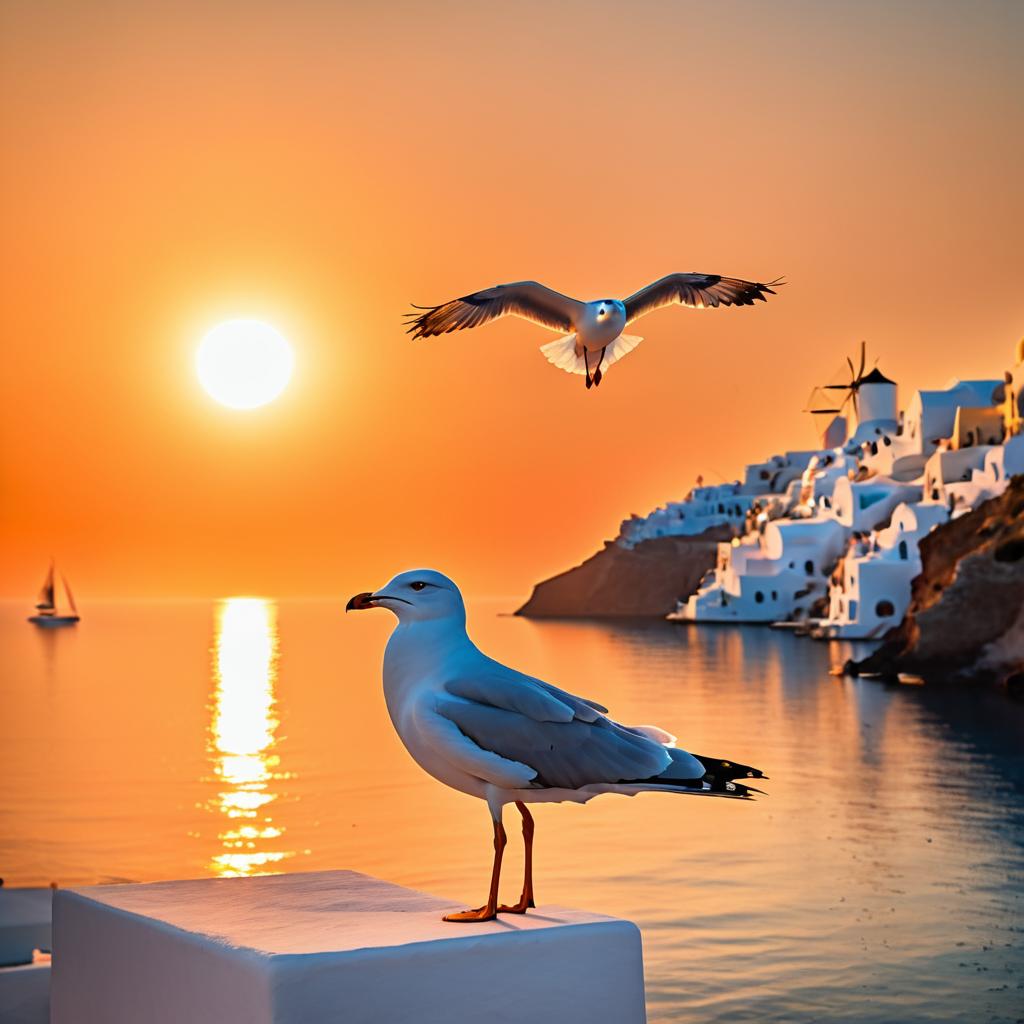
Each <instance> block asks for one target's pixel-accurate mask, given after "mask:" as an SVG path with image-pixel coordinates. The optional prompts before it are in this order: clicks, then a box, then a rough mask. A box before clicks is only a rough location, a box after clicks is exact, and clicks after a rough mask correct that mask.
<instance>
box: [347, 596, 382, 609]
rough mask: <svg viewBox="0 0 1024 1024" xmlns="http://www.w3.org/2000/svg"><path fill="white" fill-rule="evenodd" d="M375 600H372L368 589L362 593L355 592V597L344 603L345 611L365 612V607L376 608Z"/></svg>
mask: <svg viewBox="0 0 1024 1024" xmlns="http://www.w3.org/2000/svg"><path fill="white" fill-rule="evenodd" d="M376 607H377V602H376V601H375V600H374V597H373V594H371V593H370V592H369V591H364V592H363V593H362V594H356V596H355V597H353V598H351V599H350V600H349V602H348V604H347V605H345V611H346V612H351V611H357V612H365V611H366V609H367V608H376Z"/></svg>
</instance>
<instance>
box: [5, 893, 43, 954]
mask: <svg viewBox="0 0 1024 1024" xmlns="http://www.w3.org/2000/svg"><path fill="white" fill-rule="evenodd" d="M52 902H53V890H52V889H49V888H47V889H5V888H3V887H2V886H0V967H7V966H10V965H11V964H30V963H32V950H33V949H43V950H47V949H49V948H50V908H51V904H52Z"/></svg>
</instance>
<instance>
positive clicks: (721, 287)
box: [625, 274, 785, 323]
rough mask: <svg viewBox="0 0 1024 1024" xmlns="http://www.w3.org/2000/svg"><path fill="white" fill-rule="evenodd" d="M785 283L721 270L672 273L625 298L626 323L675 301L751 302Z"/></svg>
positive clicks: (707, 304)
mask: <svg viewBox="0 0 1024 1024" xmlns="http://www.w3.org/2000/svg"><path fill="white" fill-rule="evenodd" d="M784 283H785V282H784V281H782V279H781V278H780V279H779V280H776V281H769V282H768V283H767V284H760V283H758V282H756V281H744V280H742V279H741V278H738V277H722V276H720V275H719V274H669V275H668V276H667V277H663V278H662V279H661V280H660V281H655V282H654V284H649V285H647V287H646V288H641V289H640V291H638V292H634V294H632V295H630V297H629V298H628V299H626V302H625V306H626V323H632V321H634V320H637V319H639V318H640V317H642V316H644V315H645V314H647V313H650V312H652V311H653V310H655V309H661V307H662V306H671V305H673V304H678V305H681V306H691V307H693V308H694V309H709V308H714V307H715V306H752V305H753V304H754V302H755V301H760V302H766V301H767V300H766V299H765V296H766V295H774V294H775V292H774V291H773V288H775V287H778V286H779V285H781V284H784Z"/></svg>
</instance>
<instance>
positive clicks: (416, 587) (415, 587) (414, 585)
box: [409, 580, 426, 590]
mask: <svg viewBox="0 0 1024 1024" xmlns="http://www.w3.org/2000/svg"><path fill="white" fill-rule="evenodd" d="M409 586H410V587H412V589H413V590H422V589H423V588H424V587H425V586H426V583H421V582H420V581H419V580H417V581H416V582H415V583H410V584H409Z"/></svg>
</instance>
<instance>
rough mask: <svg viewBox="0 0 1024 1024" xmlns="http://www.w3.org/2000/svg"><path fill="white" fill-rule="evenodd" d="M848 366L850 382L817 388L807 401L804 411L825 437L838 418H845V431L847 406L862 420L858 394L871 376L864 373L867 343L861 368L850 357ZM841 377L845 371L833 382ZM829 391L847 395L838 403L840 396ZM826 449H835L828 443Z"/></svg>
mask: <svg viewBox="0 0 1024 1024" xmlns="http://www.w3.org/2000/svg"><path fill="white" fill-rule="evenodd" d="M876 362H877V360H876ZM846 365H847V366H848V367H849V369H850V379H849V380H848V381H845V382H843V383H833V384H825V385H823V386H821V387H816V388H814V389H813V390H812V391H811V393H810V395H809V397H808V399H807V407H806V408H805V409H804V412H809V413H810V414H811V415H812V416H814V418H815V420H814V422H815V426H816V427H817V432H818V433H819V434H820V435H822V436H823V437H824V436H826V435H829V434H831V432H832V424H833V423H835V422H836V419H837V417H842V418H843V428H844V429H845V426H846V417H847V416H848V415H849V412H848V410H847V406H850V407H851V408H852V410H853V415H854V416H855V417H857V419H858V420H859V418H860V417H859V413H860V404H859V401H858V392H859V391H860V386H861V384H863V383H864V382H865V380H866V379H867V377H868V376H870V374H868V375H865V373H864V368H865V366H866V365H867V343H866V342H863V341H862V342H861V343H860V368H859V369H856V370H855V369H854V366H853V360H852V359H851V358H850V357H849V356H847V357H846ZM841 376H845V371H844V370H842V369H840V370H838V371H837V372H836V373H835V374H834V375H833V380H835V379H836V378H837V377H841ZM829 391H845V392H846V395H845V396H844V397H843V398H842V399H841V400H838V401H837V399H838V397H839V396H832V395H830V394H828V392H829ZM844 439H845V438H844ZM839 443H841V442H839ZM825 447H827V448H829V447H833V445H832V444H828V443H826V444H825Z"/></svg>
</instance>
